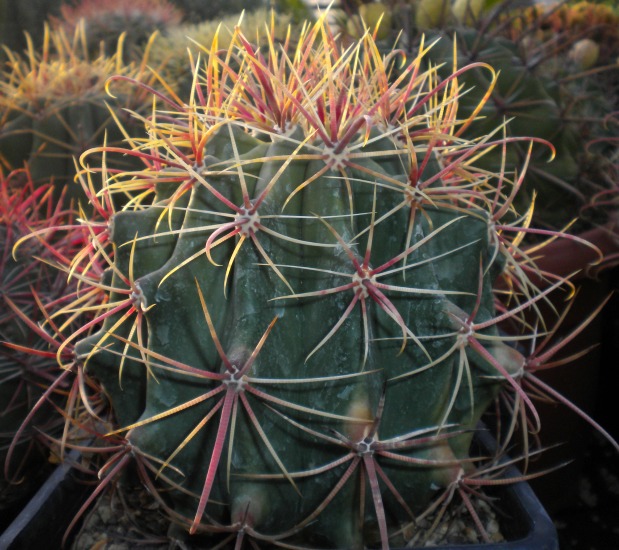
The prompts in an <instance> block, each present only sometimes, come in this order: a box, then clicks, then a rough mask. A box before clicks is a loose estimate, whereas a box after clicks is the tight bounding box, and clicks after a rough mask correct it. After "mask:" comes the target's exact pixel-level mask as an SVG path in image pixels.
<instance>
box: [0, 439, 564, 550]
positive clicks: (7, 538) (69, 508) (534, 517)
mask: <svg viewBox="0 0 619 550" xmlns="http://www.w3.org/2000/svg"><path fill="white" fill-rule="evenodd" d="M477 443H478V444H479V445H480V447H481V449H483V450H487V451H492V449H493V448H494V447H495V441H494V439H493V437H492V436H491V435H490V434H489V433H488V432H487V431H485V430H484V429H482V430H480V433H479V434H478V435H477ZM76 460H77V456H71V457H70V459H69V460H68V461H67V462H66V463H65V464H62V465H60V466H59V467H58V468H57V469H56V470H55V472H54V473H53V474H52V475H51V476H50V477H49V478H48V480H47V481H46V482H45V484H44V485H43V486H42V487H41V488H40V490H39V491H38V493H37V494H36V495H35V496H34V497H33V498H32V500H31V501H30V503H29V504H28V505H27V506H26V507H25V508H24V509H23V511H22V512H21V514H20V515H19V516H18V517H17V518H16V519H15V520H14V521H13V523H12V524H11V525H10V526H9V527H8V529H7V530H6V531H5V532H4V533H3V534H2V535H1V536H0V549H2V550H21V549H24V550H26V549H29V548H38V547H40V544H41V542H42V541H45V543H46V547H47V548H60V547H61V541H62V537H63V535H64V533H65V530H66V528H67V527H68V525H69V524H70V522H71V520H72V519H73V517H74V515H75V513H76V511H77V510H78V509H79V507H80V506H81V505H82V503H83V502H84V501H85V499H86V498H87V496H88V494H89V492H90V491H91V490H92V486H89V485H88V484H85V483H83V482H80V480H79V478H80V474H79V473H78V472H76V471H75V470H74V469H72V468H71V466H70V464H71V463H74V462H75V461H76ZM505 460H507V459H505ZM505 475H506V476H507V477H516V476H518V475H519V472H518V470H517V469H516V468H515V467H513V466H510V467H509V468H507V469H506V471H505ZM496 496H497V497H498V498H499V499H500V500H498V501H497V502H498V504H497V509H498V511H499V514H498V515H499V523H500V525H501V531H502V534H503V536H504V537H505V539H506V541H504V542H498V543H493V544H451V545H441V546H436V547H435V548H439V549H442V550H476V549H479V550H558V548H559V543H558V538H557V532H556V529H555V527H554V525H553V523H552V520H551V519H550V517H549V516H548V514H547V513H546V511H545V509H544V508H543V506H542V504H541V503H540V501H539V500H538V499H537V497H536V496H535V494H534V492H533V490H532V489H531V487H530V486H529V485H528V483H526V482H518V483H514V484H513V485H507V486H501V487H500V489H498V490H497V494H496ZM190 547H191V548H195V549H198V548H207V547H206V546H193V545H192V546H190ZM413 548H415V547H413ZM394 550H396V549H394ZM407 550H410V547H409V548H408V549H407Z"/></svg>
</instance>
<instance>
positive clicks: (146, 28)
mask: <svg viewBox="0 0 619 550" xmlns="http://www.w3.org/2000/svg"><path fill="white" fill-rule="evenodd" d="M182 19H183V12H182V11H181V10H180V9H178V8H177V7H176V6H175V5H174V4H173V3H171V2H170V1H169V0H134V1H132V2H126V1H124V0H105V1H101V0H81V1H80V2H77V3H75V4H74V5H69V4H64V5H62V6H61V7H60V16H59V17H53V18H51V22H52V25H53V26H54V27H55V28H61V29H63V30H64V31H65V32H66V34H67V35H69V36H72V35H73V34H75V31H76V30H77V29H78V28H79V26H80V25H82V24H83V25H84V29H85V36H86V40H87V47H88V51H89V52H90V53H91V54H92V55H93V56H94V55H95V54H97V53H99V52H101V53H103V52H105V53H106V54H107V55H113V54H114V52H115V51H116V44H117V42H118V38H119V37H120V35H121V34H125V47H126V48H127V49H128V50H129V51H130V52H133V51H135V50H137V51H138V52H139V51H140V50H141V49H142V48H143V46H144V45H145V44H146V43H147V42H148V39H149V38H150V36H151V35H152V34H153V33H154V32H155V31H159V32H164V33H165V32H166V31H167V30H168V29H169V28H172V27H175V26H176V25H178V24H179V23H180V22H181V21H182ZM82 21H83V23H82Z"/></svg>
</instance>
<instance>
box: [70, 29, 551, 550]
mask: <svg viewBox="0 0 619 550" xmlns="http://www.w3.org/2000/svg"><path fill="white" fill-rule="evenodd" d="M426 54H427V47H426V46H425V45H422V47H421V50H420V52H419V54H418V55H417V56H416V57H414V58H413V60H412V61H411V62H409V64H408V65H407V66H406V67H405V68H404V70H403V71H402V73H401V76H399V77H397V78H394V79H392V78H390V75H389V71H388V69H387V67H388V66H389V64H390V61H391V60H390V59H383V58H381V57H380V55H379V54H378V50H377V48H376V45H375V43H374V41H373V39H372V38H371V37H370V36H369V35H365V36H364V37H363V38H362V39H361V40H360V41H358V42H357V43H355V44H354V45H353V46H352V47H350V48H347V49H343V48H341V47H340V45H339V44H338V43H337V42H336V40H335V39H334V37H333V36H332V35H331V33H330V31H329V28H328V26H327V25H326V23H325V19H324V17H323V18H321V19H320V20H319V21H318V22H317V23H316V24H314V25H313V26H309V25H308V26H306V27H305V28H304V30H303V32H302V34H301V36H300V38H299V40H298V42H297V43H296V45H294V46H293V45H292V44H291V43H290V42H285V43H284V44H283V45H281V47H279V48H277V47H275V45H274V40H273V38H272V37H270V38H269V43H268V48H267V49H266V50H265V53H264V54H263V53H261V51H260V50H259V49H258V48H256V47H255V46H254V45H253V44H252V43H251V42H250V40H249V39H248V38H247V37H245V36H244V35H243V33H241V32H239V31H238V30H237V31H236V32H235V33H234V36H233V41H232V43H231V45H230V47H229V49H228V50H226V51H222V50H216V49H212V50H211V51H210V55H209V56H208V58H207V59H205V61H204V67H203V71H199V72H198V73H197V74H198V78H197V81H196V86H195V89H194V90H193V91H192V94H191V96H190V100H189V101H188V102H186V103H181V102H180V101H179V100H178V99H177V98H170V97H166V96H164V95H163V94H156V95H155V97H154V105H155V106H154V111H153V113H152V116H150V117H149V118H148V120H147V121H146V124H147V130H148V135H147V137H145V141H144V143H142V142H140V145H139V146H137V145H136V147H134V148H128V149H126V150H124V151H122V152H123V154H125V155H127V156H130V157H132V156H133V157H136V158H138V159H140V160H142V161H144V164H145V168H144V170H142V171H140V172H135V171H134V172H130V173H127V174H117V175H115V176H114V178H113V182H112V184H111V185H110V186H109V188H108V191H109V192H111V193H112V192H122V191H123V186H126V187H127V188H130V189H131V190H132V192H135V193H137V197H139V198H138V199H136V200H134V201H132V202H130V203H129V204H127V205H126V206H125V207H124V208H123V210H122V211H121V212H119V213H117V214H115V215H114V216H113V217H112V218H111V220H110V226H109V228H108V231H107V232H105V234H106V235H109V236H110V239H111V240H110V242H109V243H108V242H107V241H106V242H101V243H98V239H99V238H100V235H102V234H103V233H100V232H96V231H93V232H92V235H93V236H92V242H91V243H90V245H89V246H90V247H91V248H93V249H97V250H105V251H106V254H105V256H106V258H107V259H108V261H109V265H110V269H109V271H108V273H110V276H109V277H108V278H107V279H106V280H105V281H104V282H102V283H95V285H94V286H95V287H97V285H98V288H100V289H104V290H105V291H106V292H108V293H109V300H108V302H107V303H105V304H103V305H102V306H101V308H100V309H99V310H98V311H95V318H96V319H98V320H100V321H101V322H102V327H101V330H100V331H99V332H98V333H95V334H93V335H92V336H90V337H88V338H87V339H82V340H81V341H79V342H78V343H77V344H76V350H77V353H78V356H79V357H80V358H81V360H82V363H83V365H84V369H85V370H86V372H89V373H91V374H92V375H93V376H95V377H96V378H97V379H99V380H101V382H102V384H103V386H104V389H105V392H106V394H107V395H108V396H109V399H110V402H111V405H112V408H113V409H114V411H115V413H116V416H117V418H118V420H119V425H118V426H117V428H116V429H115V430H114V431H113V432H111V433H110V434H108V437H116V436H118V435H120V434H123V435H125V437H126V441H127V445H128V448H130V449H131V456H133V457H136V458H137V459H138V461H139V464H140V468H142V469H141V471H142V472H143V473H145V472H146V468H145V466H144V465H145V464H148V465H149V468H151V469H152V470H158V475H157V483H158V484H159V486H160V488H161V489H162V490H165V491H166V494H167V495H168V497H169V501H170V502H172V509H170V514H171V516H172V517H173V518H174V520H175V521H177V522H179V523H180V524H181V525H183V526H184V527H186V528H187V529H188V530H189V532H190V533H202V534H204V535H205V536H207V537H209V541H210V542H209V544H212V545H215V544H217V543H219V542H221V543H222V544H226V542H225V541H226V540H233V539H235V538H236V540H237V544H238V545H239V546H240V545H241V544H242V543H243V539H251V540H252V541H264V542H268V543H273V542H278V541H286V542H287V543H291V544H301V545H303V546H311V547H337V548H361V547H363V546H372V545H380V546H381V547H382V548H388V547H389V545H390V544H400V543H404V542H405V541H404V540H402V539H403V537H404V533H405V532H406V530H402V529H401V527H402V525H405V524H406V523H407V522H412V521H414V518H415V515H416V514H417V513H419V512H420V511H421V510H423V509H424V508H425V507H426V506H428V504H429V503H430V502H431V501H432V500H433V498H435V497H437V496H439V495H440V494H441V491H447V492H448V491H449V487H450V486H451V484H452V483H456V482H457V480H458V479H459V477H458V476H460V473H461V472H462V469H463V468H464V467H465V466H464V465H467V466H466V469H467V470H469V469H470V464H469V456H468V452H469V443H470V440H471V437H472V431H473V430H474V428H475V426H476V423H477V420H478V419H479V417H480V415H481V414H482V413H483V412H484V411H485V410H486V408H487V407H488V405H489V404H490V403H491V402H492V401H493V400H494V398H495V397H496V396H497V394H498V393H499V392H500V391H501V390H502V389H504V388H511V389H512V391H513V392H514V394H515V395H517V396H518V399H519V400H520V401H521V402H522V403H524V407H525V409H526V410H528V411H530V412H531V413H532V414H533V415H534V409H533V407H532V404H531V401H530V399H529V398H528V397H527V396H526V394H524V392H523V391H522V389H521V388H520V384H519V380H520V377H521V375H522V369H523V365H524V358H523V357H522V356H521V355H520V354H519V353H518V352H517V351H515V350H513V349H511V348H508V347H507V342H505V341H504V340H503V339H502V337H501V336H500V334H499V332H498V330H497V327H496V325H497V323H499V322H500V321H501V320H503V319H505V318H510V317H513V318H515V319H516V320H519V317H520V314H521V313H522V312H523V311H524V310H525V309H529V308H533V309H534V308H535V304H536V302H537V301H538V300H540V299H543V298H544V297H545V294H546V293H547V292H548V291H546V293H540V292H539V291H538V290H537V289H536V288H535V287H534V286H533V285H532V284H531V283H530V282H529V279H528V276H527V273H529V272H530V271H531V270H532V269H534V266H533V265H532V264H531V263H530V261H529V259H528V258H527V259H526V261H525V262H523V263H522V264H521V261H520V258H522V257H524V256H523V255H521V252H520V251H519V250H518V242H519V240H520V239H521V236H522V233H523V232H525V231H527V230H528V229H527V228H526V227H520V226H519V220H520V218H519V215H518V214H517V213H516V212H515V211H514V209H513V206H512V203H513V199H514V197H515V195H516V194H517V192H518V189H519V187H520V184H521V183H522V181H521V176H520V175H518V176H517V177H516V176H514V171H516V167H509V168H507V167H505V166H503V168H502V169H501V170H500V171H499V172H497V173H492V172H490V171H488V170H486V169H479V168H476V167H475V163H476V161H477V160H478V158H479V157H483V156H484V154H486V152H487V151H489V150H492V149H494V148H499V149H505V148H507V147H508V146H509V145H510V143H509V142H510V140H505V139H501V138H500V137H497V136H498V135H499V134H496V135H493V134H488V135H482V136H478V137H477V138H476V139H474V140H468V139H465V138H463V137H462V134H463V132H464V130H465V129H466V128H467V127H469V126H471V127H473V126H472V125H474V118H475V116H476V115H477V113H478V112H479V110H481V109H482V108H483V101H484V100H485V99H486V98H482V100H480V104H479V106H478V108H476V109H473V112H472V113H471V116H470V117H468V118H466V119H464V120H463V119H460V118H458V117H457V115H456V113H457V106H458V101H459V89H460V88H459V83H458V79H459V78H460V77H462V76H463V75H464V74H466V72H467V71H469V70H472V69H473V68H475V67H477V68H483V69H484V70H486V71H488V72H489V74H490V75H492V70H491V68H490V67H488V66H487V65H484V64H481V63H477V64H474V65H471V66H469V67H464V68H461V69H455V70H454V72H453V74H451V75H450V76H448V77H447V78H445V79H444V80H442V81H439V80H438V78H437V72H436V70H435V69H430V70H424V69H423V67H422V65H423V62H424V61H423V59H424V56H425V55H426ZM231 59H234V61H235V66H236V67H237V68H236V69H232V65H231V62H230V60H231ZM237 64H238V65H237ZM511 141H513V140H511ZM103 150H105V148H103ZM146 151H148V153H146ZM109 152H110V153H113V152H116V149H110V150H109ZM521 168H522V169H523V170H526V159H525V165H524V166H523V167H520V166H518V167H517V170H518V172H520V169H521ZM85 223H88V222H87V221H86V222H85ZM499 276H500V277H502V278H504V279H505V280H507V281H508V283H509V285H508V287H509V288H511V289H513V290H514V302H513V303H515V304H517V305H514V306H513V308H512V309H505V310H502V311H501V313H500V314H499V313H497V312H496V310H495V298H494V294H493V291H492V286H493V283H494V280H495V279H496V278H497V277H499ZM110 281H111V282H110ZM67 307H68V310H69V311H71V310H72V308H71V306H67ZM91 311H92V308H91ZM523 326H524V327H525V329H526V328H527V327H529V326H530V325H526V324H524V323H523ZM532 337H533V335H527V334H524V335H523V336H522V338H523V339H527V338H532ZM78 338H79V335H78V336H77V337H75V338H73V340H77V339H78ZM118 456H119V455H118V454H116V455H114V457H115V458H114V460H116V459H118ZM122 456H123V458H122V460H121V461H120V462H119V463H118V464H117V465H116V466H115V468H117V467H120V466H121V465H122V464H124V461H125V460H126V459H127V457H128V456H129V455H126V454H123V455H122ZM110 468H111V466H110ZM114 471H115V470H114ZM148 483H149V486H150V487H152V488H153V490H154V487H155V485H154V484H153V482H152V481H148ZM360 510H361V511H362V513H359V511H360Z"/></svg>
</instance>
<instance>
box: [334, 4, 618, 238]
mask: <svg viewBox="0 0 619 550" xmlns="http://www.w3.org/2000/svg"><path fill="white" fill-rule="evenodd" d="M342 9H343V13H344V14H346V21H345V22H344V19H340V21H341V23H340V27H341V30H342V31H343V32H344V34H348V35H350V36H358V35H359V34H360V33H362V32H363V28H364V25H367V27H368V28H370V29H373V28H374V25H376V24H377V23H378V21H379V18H380V17H381V15H382V14H383V13H384V15H382V17H383V19H384V21H383V23H381V27H379V31H378V36H379V37H380V38H381V44H382V45H383V47H384V48H385V50H386V51H389V50H390V49H391V48H393V47H399V48H402V49H403V50H404V51H410V49H411V48H414V47H415V46H416V45H417V44H418V43H419V41H420V39H421V37H422V36H424V37H425V40H426V41H429V42H432V41H434V40H435V39H438V38H440V39H441V40H440V41H439V42H438V44H436V46H434V47H433V48H432V49H431V50H430V54H429V59H430V60H431V62H432V63H433V64H436V65H441V64H443V63H444V60H445V59H448V58H449V55H451V52H452V51H454V47H455V48H457V52H458V59H459V65H462V64H463V63H470V62H471V61H486V62H488V63H490V64H491V65H493V66H494V67H495V69H496V70H497V71H499V72H500V76H499V78H498V80H497V83H496V86H494V88H493V89H492V90H491V92H490V100H489V101H488V103H487V104H486V106H485V108H484V109H483V110H482V112H480V113H479V114H480V116H483V117H484V120H483V121H482V124H486V125H487V126H488V127H496V126H497V125H498V124H500V123H501V122H502V121H503V120H509V119H511V118H512V117H515V119H514V120H513V121H512V122H511V123H510V124H509V125H508V126H507V128H506V131H507V135H508V136H523V135H533V136H536V137H540V138H544V139H547V140H548V141H550V142H551V143H553V144H554V146H555V148H556V157H555V160H554V161H553V162H548V161H549V157H548V155H547V154H546V153H545V152H544V151H542V150H541V149H540V148H537V150H534V152H533V158H532V161H531V165H530V167H529V171H528V174H527V176H526V178H525V182H524V189H525V193H524V194H523V197H524V198H525V199H526V200H528V201H532V200H533V197H534V196H536V197H537V198H536V201H535V202H536V208H535V214H534V219H535V222H536V223H537V224H538V225H540V226H542V227H554V228H559V227H566V226H567V225H568V224H570V223H571V222H573V221H575V225H574V227H573V228H572V231H573V232H579V231H583V230H586V229H588V228H589V227H591V226H592V225H593V226H598V225H605V224H607V222H608V212H607V211H602V210H601V209H596V208H595V207H596V203H595V201H593V202H592V197H595V196H598V193H602V192H605V191H607V190H609V189H612V188H616V187H617V186H618V185H619V182H617V181H616V180H615V179H613V176H614V172H612V171H611V172H610V173H609V172H608V170H607V169H608V167H609V163H608V161H607V159H609V158H613V157H614V156H615V155H616V151H617V142H616V140H615V139H614V138H615V137H616V136H617V131H618V128H617V126H616V124H613V123H612V121H611V120H610V119H609V117H608V114H609V113H612V112H615V111H617V109H618V107H619V65H618V64H617V63H618V60H619V57H618V56H619V34H618V32H619V31H618V29H619V15H618V14H617V11H616V7H612V6H610V5H604V4H598V3H594V2H586V1H579V2H575V3H574V2H572V3H570V2H567V1H565V2H558V3H556V4H548V3H544V4H534V5H530V4H529V3H528V2H518V1H514V0H506V1H496V0H485V1H483V0H482V1H478V0H456V1H453V0H443V1H442V2H440V1H439V2H434V1H427V0H420V1H416V2H407V1H389V0H387V1H385V2H369V3H361V2H358V1H355V0H344V2H343V3H342ZM362 17H365V20H366V21H365V24H364V23H362V22H361V18H362ZM385 27H386V28H385ZM454 36H455V38H454ZM454 41H455V44H454ZM450 70H451V67H450V66H448V65H447V64H444V65H443V66H442V68H441V69H440V72H441V74H442V75H443V76H444V75H445V74H447V73H448V71H450ZM460 82H461V84H462V86H463V89H465V90H467V94H466V95H465V96H464V97H463V101H462V102H461V104H460V112H461V116H466V115H468V114H469V113H470V112H471V108H472V105H475V104H476V102H477V101H478V100H479V98H480V97H481V96H483V94H485V93H486V92H487V90H489V85H490V82H489V80H488V78H487V76H486V75H484V74H483V72H482V71H471V72H469V73H467V74H466V75H465V76H464V77H463V78H461V79H460ZM588 143H595V146H594V147H593V146H592V147H588V146H587V144H588ZM517 149H518V148H516V150H515V151H514V154H517V155H518V156H520V157H521V158H522V157H523V156H524V154H525V153H526V152H525V151H524V150H522V148H520V151H518V150H517ZM498 153H499V152H498V151H497V152H496V154H495V155H494V156H493V155H487V156H486V159H485V162H487V163H488V166H489V167H490V168H493V169H496V167H497V166H498V165H499V162H500V161H499V154H498ZM583 209H586V211H587V216H586V221H585V220H584V219H583V218H581V217H580V213H581V212H582V210H583Z"/></svg>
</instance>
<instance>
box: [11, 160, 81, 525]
mask: <svg viewBox="0 0 619 550" xmlns="http://www.w3.org/2000/svg"><path fill="white" fill-rule="evenodd" d="M82 232H83V230H82V228H80V227H79V226H75V225H74V213H73V212H72V211H70V210H66V209H64V208H63V206H62V203H61V202H58V201H57V200H55V198H54V188H53V186H52V185H50V184H49V183H48V184H46V185H41V186H38V187H35V185H34V184H33V181H32V179H31V178H30V175H29V173H28V171H27V169H20V170H15V171H12V172H10V173H8V174H5V173H4V171H3V170H1V169H0V250H1V251H2V252H1V253H0V254H1V256H0V288H1V289H2V292H0V462H1V463H2V466H3V472H2V473H3V474H4V475H2V476H0V516H1V517H2V522H0V524H5V522H6V521H9V519H10V518H11V517H12V516H13V515H14V514H15V512H16V511H17V510H19V507H18V501H19V500H21V499H22V498H27V497H28V494H29V491H31V490H32V489H33V488H36V487H33V483H37V482H40V475H39V474H40V473H42V474H44V473H45V472H46V471H47V470H46V469H45V464H46V463H47V458H48V456H47V452H45V449H46V446H45V444H44V443H45V442H44V441H43V440H42V434H43V433H49V434H58V433H59V431H60V430H61V427H62V425H63V424H64V419H63V415H61V414H58V411H57V410H55V407H61V408H62V409H64V407H65V404H66V399H65V397H66V393H67V391H68V388H69V386H70V384H71V382H70V381H69V380H68V379H67V374H68V373H65V374H63V370H62V369H61V368H60V367H59V365H58V362H57V357H56V354H55V352H54V350H53V348H51V349H50V344H51V342H53V338H52V336H51V334H52V333H53V331H54V325H53V324H52V325H51V326H48V327H47V328H44V326H45V324H46V323H47V321H48V319H47V316H46V311H47V310H48V309H50V308H51V309H53V308H55V307H58V305H59V304H61V303H63V302H64V300H66V299H68V298H69V297H70V296H73V295H74V293H75V291H76V280H73V281H68V280H67V277H66V273H64V272H63V270H62V269H60V270H59V269H58V267H60V266H64V267H67V266H68V258H69V257H71V256H72V255H74V254H75V253H76V252H77V250H79V249H80V248H81V247H82V243H83V239H82V238H80V235H81V234H82ZM25 237H28V240H27V242H25V243H23V246H21V247H20V248H19V251H17V252H16V253H15V255H14V254H13V253H14V246H15V245H16V244H17V243H19V242H20V240H21V239H23V238H25ZM44 394H46V397H45V399H44V400H43V402H42V403H39V400H41V399H42V396H43V395H44ZM69 414H70V412H69ZM26 419H28V422H27V424H26V425H23V423H24V420H26ZM5 459H8V461H7V463H6V464H5ZM9 462H10V467H9ZM5 468H6V469H5ZM33 471H34V473H33ZM25 473H26V474H27V475H24V474H25Z"/></svg>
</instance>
